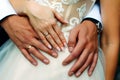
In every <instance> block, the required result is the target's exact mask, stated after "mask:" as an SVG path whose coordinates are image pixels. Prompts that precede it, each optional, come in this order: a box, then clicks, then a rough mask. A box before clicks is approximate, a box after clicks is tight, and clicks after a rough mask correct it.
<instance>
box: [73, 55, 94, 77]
mask: <svg viewBox="0 0 120 80" xmlns="http://www.w3.org/2000/svg"><path fill="white" fill-rule="evenodd" d="M93 54H94V53H90V55H89V56H88V59H87V60H86V62H85V63H84V65H83V66H82V67H80V68H79V70H78V71H77V72H76V74H75V75H76V77H79V76H80V75H81V74H82V73H83V71H85V69H86V68H87V67H88V66H89V65H90V63H91V62H92V60H93V59H92V58H93Z"/></svg>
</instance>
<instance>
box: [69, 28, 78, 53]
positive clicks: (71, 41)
mask: <svg viewBox="0 0 120 80" xmlns="http://www.w3.org/2000/svg"><path fill="white" fill-rule="evenodd" d="M78 33H79V31H78V29H77V27H75V28H74V29H72V30H71V32H70V35H69V40H68V48H69V51H70V52H72V51H73V49H74V47H75V45H76V42H77V37H78Z"/></svg>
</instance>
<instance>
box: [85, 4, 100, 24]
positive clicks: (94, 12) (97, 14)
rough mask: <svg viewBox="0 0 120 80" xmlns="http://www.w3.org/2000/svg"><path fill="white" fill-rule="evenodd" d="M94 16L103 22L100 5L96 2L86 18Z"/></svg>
mask: <svg viewBox="0 0 120 80" xmlns="http://www.w3.org/2000/svg"><path fill="white" fill-rule="evenodd" d="M88 17H89V18H93V19H96V20H98V21H99V22H101V23H102V20H101V14H100V8H99V5H97V4H95V5H94V6H93V8H92V9H91V11H90V12H89V13H88V14H87V15H86V16H85V18H88Z"/></svg>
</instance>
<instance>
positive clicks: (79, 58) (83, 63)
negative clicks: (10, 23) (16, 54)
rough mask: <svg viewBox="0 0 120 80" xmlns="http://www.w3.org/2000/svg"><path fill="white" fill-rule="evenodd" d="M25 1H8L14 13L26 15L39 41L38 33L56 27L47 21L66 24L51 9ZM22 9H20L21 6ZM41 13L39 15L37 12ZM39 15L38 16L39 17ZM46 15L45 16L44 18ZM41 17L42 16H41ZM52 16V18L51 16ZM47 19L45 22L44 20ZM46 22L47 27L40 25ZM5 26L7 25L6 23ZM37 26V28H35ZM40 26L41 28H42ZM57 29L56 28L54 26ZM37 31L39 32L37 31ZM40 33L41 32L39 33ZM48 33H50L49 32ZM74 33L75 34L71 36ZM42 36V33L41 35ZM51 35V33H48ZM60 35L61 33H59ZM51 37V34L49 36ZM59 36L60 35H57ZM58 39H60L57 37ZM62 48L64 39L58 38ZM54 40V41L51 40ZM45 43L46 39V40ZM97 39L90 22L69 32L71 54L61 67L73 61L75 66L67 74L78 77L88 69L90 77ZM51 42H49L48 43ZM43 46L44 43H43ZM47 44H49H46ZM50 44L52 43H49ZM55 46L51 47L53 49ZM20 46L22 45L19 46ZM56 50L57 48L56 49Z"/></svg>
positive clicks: (93, 66) (95, 55)
mask: <svg viewBox="0 0 120 80" xmlns="http://www.w3.org/2000/svg"><path fill="white" fill-rule="evenodd" d="M24 1H25V0H21V1H17V0H10V2H11V4H12V5H13V7H14V8H15V10H16V12H18V14H19V15H27V17H28V18H29V21H30V23H31V25H32V26H31V27H32V28H33V29H34V30H35V32H36V34H37V35H38V37H39V38H40V39H41V41H44V39H43V38H41V37H40V35H39V33H40V32H41V30H44V31H43V32H45V31H47V29H50V28H51V27H52V26H50V25H56V23H53V24H50V23H51V22H50V23H48V21H53V22H54V20H55V18H56V19H57V20H59V21H60V22H62V23H67V21H64V20H63V18H62V17H61V16H60V15H58V14H57V12H56V11H54V10H53V9H50V8H48V7H46V6H42V5H41V6H40V5H38V4H37V3H34V2H31V0H30V2H26V1H25V2H24ZM21 5H22V6H23V7H24V8H22V6H21ZM33 6H34V7H36V8H35V11H32V10H33V9H32V7H33ZM41 9H44V11H45V10H46V11H49V12H50V13H51V14H47V12H45V13H43V10H41ZM40 10H41V11H42V12H41V13H40V12H39V11H40ZM42 13H43V14H42ZM39 14H40V15H39ZM44 14H46V16H44ZM41 15H43V16H41ZM53 15H54V16H53ZM46 19H47V20H46ZM41 20H42V21H44V22H47V24H49V25H45V24H44V23H42V21H41ZM40 23H41V24H43V25H45V27H44V28H42V29H41V24H40ZM6 24H7V23H6ZM38 25H39V27H37V26H38ZM43 25H42V27H43ZM56 28H57V26H56ZM37 30H39V31H37ZM56 32H58V33H56V34H59V32H60V31H59V29H57V30H56ZM41 33H42V32H41ZM49 33H50V32H49ZM72 33H75V34H72ZM42 34H44V33H42ZM50 34H51V33H50ZM60 34H61V32H60ZM51 35H52V34H51ZM58 36H60V35H58ZM59 38H60V37H59ZM60 39H62V40H61V43H63V44H62V46H59V48H61V49H62V47H63V45H64V44H65V42H66V41H65V40H64V38H60ZM53 40H54V39H53ZM46 41H47V39H46ZM97 41H98V39H97V29H96V25H95V24H94V23H92V22H90V21H84V22H82V23H81V24H78V25H77V26H76V27H75V28H74V29H72V30H71V33H70V36H69V41H68V47H69V50H70V52H71V54H70V55H69V56H68V57H67V58H66V59H65V60H64V61H63V65H67V64H69V63H70V62H72V61H73V60H74V59H76V62H75V64H74V65H73V66H72V68H71V69H70V71H69V72H68V74H69V75H70V76H72V74H75V75H76V76H77V77H78V76H80V74H81V73H82V72H83V71H84V70H85V69H86V68H87V67H89V70H88V74H89V75H91V74H92V72H93V70H94V68H95V66H96V63H97V58H98V54H97V53H98V46H97V44H98V42H97ZM49 42H51V41H49ZM52 42H53V41H52ZM43 43H44V42H43ZM44 44H45V43H44ZM48 44H49V43H48ZM51 44H52V43H51ZM33 45H34V44H33ZM45 45H46V44H45ZM54 45H55V44H53V45H52V46H53V47H54ZM21 46H22V45H21ZM54 48H56V47H54ZM56 49H57V48H56Z"/></svg>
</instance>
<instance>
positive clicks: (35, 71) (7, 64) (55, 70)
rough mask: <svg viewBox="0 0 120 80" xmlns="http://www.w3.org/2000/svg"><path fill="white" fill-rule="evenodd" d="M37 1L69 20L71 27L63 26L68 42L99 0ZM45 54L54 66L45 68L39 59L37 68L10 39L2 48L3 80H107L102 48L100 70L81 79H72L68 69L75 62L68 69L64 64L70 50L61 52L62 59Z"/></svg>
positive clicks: (0, 60)
mask: <svg viewBox="0 0 120 80" xmlns="http://www.w3.org/2000/svg"><path fill="white" fill-rule="evenodd" d="M36 1H37V2H38V3H40V4H41V3H42V4H43V5H46V6H50V7H52V8H54V9H56V10H57V11H58V12H59V13H61V15H63V16H64V18H65V19H67V20H68V21H69V25H68V26H62V31H63V33H64V36H65V38H66V40H68V36H69V31H70V30H71V29H72V28H73V27H74V26H75V25H76V24H79V23H80V21H81V20H82V18H83V17H84V16H85V15H86V14H87V13H88V11H89V10H90V8H91V7H92V5H93V4H94V2H95V0H61V1H60V0H49V1H48V0H42V2H41V1H39V0H36ZM42 53H43V54H44V55H45V56H46V57H47V58H48V59H50V64H48V65H45V64H44V63H42V62H41V61H39V60H37V61H38V64H39V65H38V66H37V67H35V66H33V65H32V64H31V63H29V61H28V60H27V59H26V58H25V57H24V56H23V55H22V54H21V52H20V51H19V49H18V48H17V47H16V46H15V44H14V43H13V42H12V41H11V40H8V41H7V42H6V43H5V44H4V45H3V46H2V47H0V80H104V61H103V59H104V58H103V53H102V50H101V49H100V48H99V53H98V54H99V57H98V61H97V65H96V68H95V70H94V72H93V74H92V76H90V77H89V76H88V74H87V69H86V70H85V71H84V72H83V73H82V75H81V76H80V77H78V78H76V77H75V76H71V77H69V76H68V70H69V69H70V68H71V67H72V65H73V63H74V61H73V62H72V63H70V64H69V65H67V66H63V65H62V61H63V60H64V59H65V58H66V57H67V56H68V55H69V54H70V53H69V51H68V48H65V50H64V51H61V52H58V54H59V56H58V58H53V57H51V56H49V55H47V54H45V53H44V52H42Z"/></svg>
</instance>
